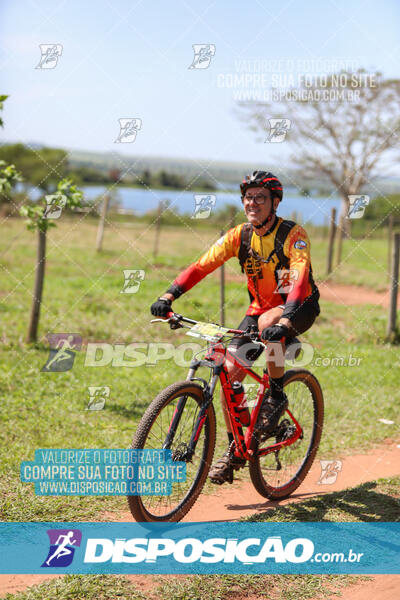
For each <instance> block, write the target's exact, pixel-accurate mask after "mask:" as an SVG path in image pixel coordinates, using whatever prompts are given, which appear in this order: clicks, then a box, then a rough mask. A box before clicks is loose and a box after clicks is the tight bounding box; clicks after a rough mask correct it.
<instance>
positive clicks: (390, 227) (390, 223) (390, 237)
mask: <svg viewBox="0 0 400 600" xmlns="http://www.w3.org/2000/svg"><path fill="white" fill-rule="evenodd" d="M392 242H393V215H392V214H391V215H389V219H388V278H389V281H390V270H391V265H392V245H393V244H392Z"/></svg>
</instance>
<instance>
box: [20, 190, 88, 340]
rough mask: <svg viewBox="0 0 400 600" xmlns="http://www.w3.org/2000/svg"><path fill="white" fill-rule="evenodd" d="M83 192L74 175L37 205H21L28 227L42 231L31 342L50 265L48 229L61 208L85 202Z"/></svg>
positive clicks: (33, 305)
mask: <svg viewBox="0 0 400 600" xmlns="http://www.w3.org/2000/svg"><path fill="white" fill-rule="evenodd" d="M82 196H83V194H82V192H81V191H79V190H78V189H77V188H76V186H75V185H73V183H72V181H71V180H70V179H63V180H61V181H60V182H59V183H58V185H57V189H56V191H55V193H54V194H51V195H46V196H45V197H44V198H43V199H42V201H41V202H39V203H37V204H35V205H34V206H31V205H27V206H23V207H22V208H21V209H20V213H21V215H22V216H23V217H27V222H26V223H27V227H28V229H29V230H31V231H37V232H38V247H37V261H36V272H35V287H34V292H33V300H32V309H31V317H30V322H29V330H28V336H27V342H28V343H30V342H36V341H37V331H38V326H39V318H40V306H41V303H42V296H43V285H44V275H45V266H46V234H47V230H48V229H50V227H55V223H54V221H53V220H52V219H53V218H54V213H57V212H61V211H62V210H63V208H74V207H78V206H81V205H82Z"/></svg>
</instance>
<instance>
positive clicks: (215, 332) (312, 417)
mask: <svg viewBox="0 0 400 600" xmlns="http://www.w3.org/2000/svg"><path fill="white" fill-rule="evenodd" d="M159 321H163V322H166V323H169V325H170V327H171V329H178V328H181V327H187V328H189V329H190V331H189V332H188V334H189V335H194V336H196V337H200V338H203V339H206V340H207V341H208V342H209V345H208V349H207V350H206V354H205V357H204V358H203V359H198V358H194V359H193V360H192V362H191V364H190V367H189V373H188V376H187V379H186V381H181V382H178V383H174V384H172V385H170V386H168V387H167V388H166V389H164V390H163V391H162V392H160V393H159V394H158V396H157V397H156V398H155V399H154V400H153V402H152V403H151V404H150V405H149V407H148V408H147V410H146V412H145V413H144V415H143V417H142V419H141V421H140V423H139V427H138V429H137V431H136V434H135V435H134V438H133V441H132V448H134V449H145V448H153V449H160V448H162V449H169V450H171V452H172V460H173V461H184V462H185V463H186V469H187V471H186V481H185V482H176V483H173V484H172V494H171V495H169V496H140V495H138V496H128V503H129V507H130V510H131V513H132V515H133V517H134V518H135V519H136V520H137V521H139V522H149V521H152V522H157V521H172V522H177V521H180V520H181V519H182V518H183V517H184V516H185V515H186V514H187V513H188V512H189V510H190V509H191V508H192V506H193V505H194V503H195V502H196V500H197V498H198V496H199V495H200V493H201V491H202V489H203V486H204V484H205V482H206V479H207V475H208V471H209V469H210V466H211V462H212V459H213V455H214V449H215V441H216V418H215V411H214V406H213V395H214V391H215V387H216V384H217V381H218V379H219V380H220V382H221V386H222V389H223V390H224V394H225V398H226V402H227V405H228V410H229V414H230V421H231V426H232V433H233V437H234V442H233V443H232V444H231V446H230V451H231V452H232V455H234V456H237V457H242V458H245V459H246V460H247V461H248V462H249V471H250V477H251V481H252V483H253V485H254V486H255V488H256V490H257V491H258V492H259V494H261V495H262V496H264V497H266V498H269V499H271V500H281V499H283V498H287V497H288V496H290V495H291V494H292V493H293V492H294V491H295V490H296V489H297V488H298V487H299V485H300V484H301V483H302V482H303V480H304V478H305V476H306V475H307V473H308V471H309V470H310V468H311V465H312V463H313V461H314V458H315V455H316V452H317V449H318V445H319V442H320V439H321V434H322V425H323V414H324V401H323V394H322V390H321V386H320V384H319V383H318V380H317V379H316V377H315V376H314V375H313V374H312V373H310V372H309V371H307V370H305V369H302V368H300V369H291V370H289V371H286V372H285V375H284V387H285V392H286V394H287V396H288V399H289V406H288V408H287V410H286V413H285V415H284V416H283V419H282V420H281V421H280V423H279V424H278V427H277V429H276V430H275V432H274V434H273V435H274V437H275V440H274V442H273V443H270V440H268V442H269V445H267V446H264V443H263V442H262V443H261V442H260V441H259V436H257V435H255V434H254V432H255V430H256V429H257V428H256V423H257V418H258V414H259V410H260V407H261V404H262V400H263V397H264V394H265V391H266V390H267V389H268V387H269V385H268V382H269V378H268V373H267V371H266V369H264V372H263V376H259V375H258V374H257V373H256V372H254V371H253V370H252V369H251V368H249V367H248V366H246V365H245V364H243V363H242V362H241V361H240V359H238V358H237V357H235V355H234V354H232V353H231V352H230V351H229V349H228V348H227V346H228V343H229V341H230V339H231V338H230V337H229V336H231V337H232V336H241V335H246V336H249V332H248V331H243V330H238V329H226V328H223V327H220V326H218V325H214V324H210V323H202V322H200V321H195V320H193V319H189V318H187V317H183V316H182V315H179V314H177V313H173V312H170V313H169V314H168V315H167V317H166V319H154V320H153V321H152V322H159ZM185 324H188V325H190V327H189V326H188V325H185ZM250 338H251V340H252V341H253V342H255V343H258V344H261V345H262V346H265V344H263V343H262V342H261V340H260V337H259V334H258V332H257V333H251V334H250ZM296 341H298V340H296ZM265 347H266V346H265ZM227 358H229V360H230V361H231V362H232V364H234V365H235V366H236V367H238V368H239V369H241V370H242V371H244V372H245V373H246V375H249V376H250V377H252V378H253V379H254V380H255V381H256V382H258V384H259V388H258V393H257V400H256V402H255V405H254V406H253V407H252V410H251V414H250V423H249V424H248V427H247V428H246V431H245V432H244V431H243V426H242V423H241V420H240V417H239V413H238V406H237V403H236V399H235V398H234V395H233V394H234V392H233V388H232V382H231V381H230V380H229V376H228V372H227V369H226V359H227ZM200 367H207V368H209V369H210V371H211V373H210V377H209V380H208V382H207V381H206V380H205V379H202V378H198V377H195V375H196V371H197V370H198V369H199V368H200Z"/></svg>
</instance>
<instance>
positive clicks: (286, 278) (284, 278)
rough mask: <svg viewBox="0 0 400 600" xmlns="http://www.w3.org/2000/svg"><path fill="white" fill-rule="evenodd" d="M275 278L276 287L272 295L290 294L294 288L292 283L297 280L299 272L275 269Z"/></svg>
mask: <svg viewBox="0 0 400 600" xmlns="http://www.w3.org/2000/svg"><path fill="white" fill-rule="evenodd" d="M276 276H277V279H278V282H277V283H278V285H277V287H276V290H274V294H290V292H291V291H292V289H293V288H294V282H295V281H297V280H298V278H299V272H298V270H297V269H289V270H286V269H277V271H276Z"/></svg>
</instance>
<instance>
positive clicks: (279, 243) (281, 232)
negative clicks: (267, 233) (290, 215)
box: [275, 219, 296, 268]
mask: <svg viewBox="0 0 400 600" xmlns="http://www.w3.org/2000/svg"><path fill="white" fill-rule="evenodd" d="M295 225H296V223H295V222H294V221H289V220H286V219H284V220H283V221H282V223H281V224H280V225H279V227H278V230H277V232H276V236H275V252H276V255H277V257H278V261H279V265H282V266H283V267H285V268H287V267H288V266H289V259H288V258H287V256H285V255H284V253H283V246H284V245H285V242H286V238H287V236H288V235H289V233H290V231H291V230H292V229H293V227H295Z"/></svg>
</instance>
